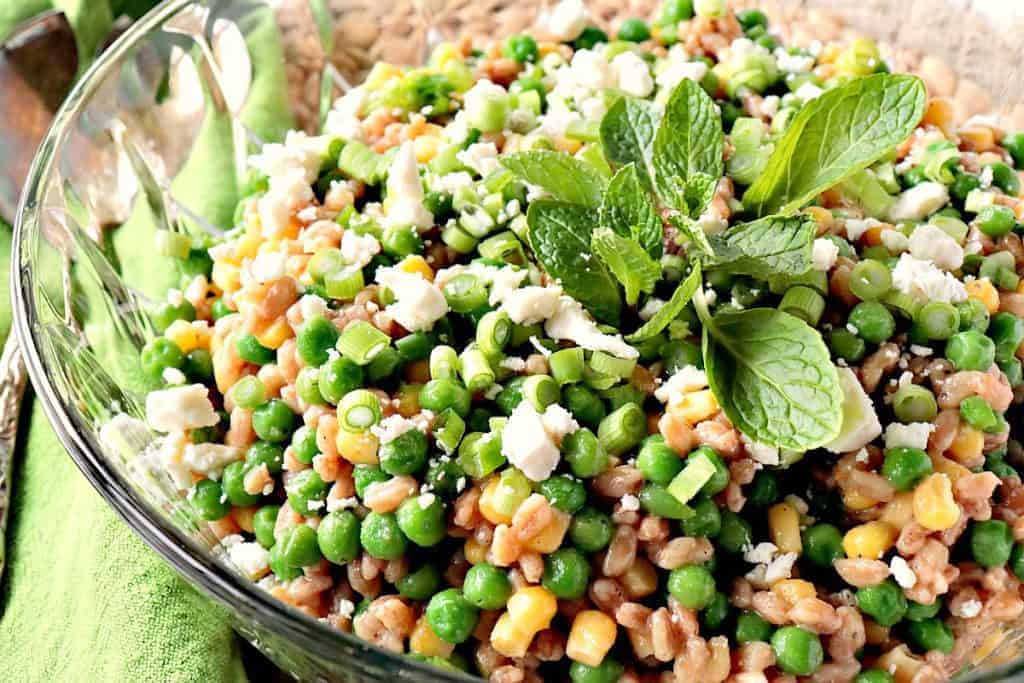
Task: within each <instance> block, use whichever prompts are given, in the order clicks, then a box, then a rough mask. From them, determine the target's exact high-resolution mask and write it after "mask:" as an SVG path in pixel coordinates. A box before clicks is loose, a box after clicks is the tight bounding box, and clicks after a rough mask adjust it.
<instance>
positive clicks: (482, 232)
mask: <svg viewBox="0 0 1024 683" xmlns="http://www.w3.org/2000/svg"><path fill="white" fill-rule="evenodd" d="M458 225H459V227H460V228H462V229H463V230H464V231H465V232H466V234H467V235H469V236H470V237H474V238H476V239H482V238H484V237H486V236H487V235H488V234H490V232H491V230H493V229H494V227H495V222H494V217H493V216H491V214H490V213H488V211H487V209H486V208H484V207H483V206H467V207H465V208H464V209H463V210H462V213H461V214H460V215H459V223H458ZM441 237H442V239H443V238H444V234H443V233H442V235H441Z"/></svg>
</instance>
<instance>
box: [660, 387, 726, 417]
mask: <svg viewBox="0 0 1024 683" xmlns="http://www.w3.org/2000/svg"><path fill="white" fill-rule="evenodd" d="M719 410H720V408H719V407H718V401H717V400H716V399H715V395H714V394H713V393H711V390H710V389H705V390H703V391H694V392H691V393H689V394H686V395H685V396H683V400H681V401H679V402H678V403H674V404H672V405H671V406H669V409H668V412H670V413H672V415H673V416H676V417H681V418H682V419H684V420H686V421H687V422H688V423H690V424H691V425H693V424H697V423H698V422H702V421H703V420H706V419H708V418H710V417H714V416H715V415H717V414H718V411H719Z"/></svg>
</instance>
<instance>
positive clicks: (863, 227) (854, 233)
mask: <svg viewBox="0 0 1024 683" xmlns="http://www.w3.org/2000/svg"><path fill="white" fill-rule="evenodd" d="M879 225H882V222H881V221H879V220H877V219H875V218H864V219H860V218H847V219H846V222H845V223H844V224H843V226H844V227H845V228H846V238H847V239H848V240H850V241H851V242H856V241H857V240H859V239H860V237H861V235H863V234H864V233H865V232H867V231H868V230H869V229H870V228H875V227H878V226H879Z"/></svg>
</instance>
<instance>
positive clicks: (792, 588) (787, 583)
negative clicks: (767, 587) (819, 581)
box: [772, 579, 818, 605]
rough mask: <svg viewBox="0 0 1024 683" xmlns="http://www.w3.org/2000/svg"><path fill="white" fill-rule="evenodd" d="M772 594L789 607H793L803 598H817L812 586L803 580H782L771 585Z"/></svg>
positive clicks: (816, 592)
mask: <svg viewBox="0 0 1024 683" xmlns="http://www.w3.org/2000/svg"><path fill="white" fill-rule="evenodd" d="M772 593H775V594H776V595H778V596H779V597H780V598H782V599H783V600H785V601H786V602H787V603H789V604H790V605H795V604H796V603H798V602H800V601H801V600H803V599H804V598H814V597H817V595H818V591H816V590H815V589H814V584H813V583H811V582H810V581H804V580H803V579H783V580H782V581H778V582H776V583H775V584H773V585H772Z"/></svg>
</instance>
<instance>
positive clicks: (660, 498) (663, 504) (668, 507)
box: [639, 484, 693, 519]
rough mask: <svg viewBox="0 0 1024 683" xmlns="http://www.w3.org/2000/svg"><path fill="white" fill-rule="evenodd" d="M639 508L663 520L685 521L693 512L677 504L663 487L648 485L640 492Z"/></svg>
mask: <svg viewBox="0 0 1024 683" xmlns="http://www.w3.org/2000/svg"><path fill="white" fill-rule="evenodd" d="M639 498H640V506H641V507H642V508H643V509H644V510H646V511H647V512H650V513H651V514H652V515H657V516H658V517H664V518H665V519H685V518H687V517H690V516H691V515H692V514H693V510H691V509H690V508H689V507H687V506H686V505H684V504H683V503H680V502H679V499H678V498H676V497H675V496H673V495H672V494H671V493H669V492H668V489H666V488H665V487H664V486H660V485H658V484H648V485H647V486H644V487H643V488H642V489H641V490H640V496H639Z"/></svg>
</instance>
